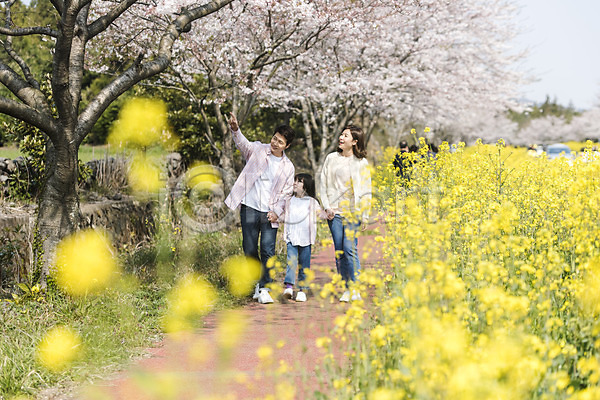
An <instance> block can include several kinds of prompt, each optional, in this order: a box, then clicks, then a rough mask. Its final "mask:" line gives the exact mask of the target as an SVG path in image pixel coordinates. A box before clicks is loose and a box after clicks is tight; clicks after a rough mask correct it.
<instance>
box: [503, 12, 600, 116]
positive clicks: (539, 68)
mask: <svg viewBox="0 0 600 400" xmlns="http://www.w3.org/2000/svg"><path fill="white" fill-rule="evenodd" d="M514 1H515V3H516V4H517V5H518V6H520V7H521V10H520V14H519V18H518V19H519V23H520V25H521V26H522V27H523V30H524V33H523V34H521V35H519V38H518V39H517V41H516V42H517V46H518V47H522V48H529V49H530V54H529V55H528V57H527V59H526V60H523V63H522V65H521V66H520V68H525V70H526V71H528V72H530V73H532V74H533V75H534V76H535V77H536V78H537V79H538V81H537V82H534V83H532V84H529V85H527V86H525V87H524V88H523V97H524V98H525V99H527V100H532V101H535V102H537V103H541V102H543V101H544V100H545V98H546V95H548V96H550V99H551V100H552V99H554V98H556V100H557V102H558V103H559V104H561V105H565V106H566V105H569V104H570V103H572V105H573V106H574V107H575V108H576V109H588V108H590V107H592V106H594V105H598V104H600V21H599V20H598V17H599V16H600V1H598V0H514Z"/></svg>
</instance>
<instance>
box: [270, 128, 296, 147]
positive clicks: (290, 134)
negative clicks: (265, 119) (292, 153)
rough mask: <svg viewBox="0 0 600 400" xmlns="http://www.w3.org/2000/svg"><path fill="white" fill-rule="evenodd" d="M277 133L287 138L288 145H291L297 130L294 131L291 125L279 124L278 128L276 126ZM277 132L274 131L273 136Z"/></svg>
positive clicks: (286, 143)
mask: <svg viewBox="0 0 600 400" xmlns="http://www.w3.org/2000/svg"><path fill="white" fill-rule="evenodd" d="M275 133H279V134H280V135H281V136H283V137H284V138H285V145H286V146H289V145H291V144H292V142H293V141H294V138H295V137H296V132H294V130H293V129H292V127H291V126H289V125H279V126H278V127H277V128H275ZM275 133H273V136H275Z"/></svg>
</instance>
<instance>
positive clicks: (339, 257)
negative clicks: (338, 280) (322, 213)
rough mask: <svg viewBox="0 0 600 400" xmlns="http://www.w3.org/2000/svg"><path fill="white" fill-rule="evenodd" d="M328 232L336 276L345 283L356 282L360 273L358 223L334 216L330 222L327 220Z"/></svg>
mask: <svg viewBox="0 0 600 400" xmlns="http://www.w3.org/2000/svg"><path fill="white" fill-rule="evenodd" d="M327 223H328V224H329V230H330V231H331V236H332V237H333V247H334V249H335V267H336V268H337V272H338V274H341V275H342V279H343V280H344V281H345V282H346V287H348V281H352V282H354V281H356V277H357V276H358V274H359V273H360V260H359V259H358V228H359V227H360V222H348V220H346V219H344V218H342V217H341V216H340V215H338V214H336V215H335V217H334V218H333V219H332V220H328V221H327Z"/></svg>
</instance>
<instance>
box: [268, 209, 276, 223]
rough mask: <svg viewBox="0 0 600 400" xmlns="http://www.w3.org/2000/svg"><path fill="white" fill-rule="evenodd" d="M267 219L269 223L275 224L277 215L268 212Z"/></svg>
mask: <svg viewBox="0 0 600 400" xmlns="http://www.w3.org/2000/svg"><path fill="white" fill-rule="evenodd" d="M267 219H268V220H269V222H277V214H275V213H274V212H273V211H269V212H268V213H267Z"/></svg>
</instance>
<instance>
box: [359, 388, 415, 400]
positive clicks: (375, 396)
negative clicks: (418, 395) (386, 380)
mask: <svg viewBox="0 0 600 400" xmlns="http://www.w3.org/2000/svg"><path fill="white" fill-rule="evenodd" d="M367 398H368V399H369V400H400V399H405V398H406V396H405V393H404V392H403V391H402V390H400V389H388V388H377V389H375V390H374V391H372V392H371V393H369V395H368V397H367Z"/></svg>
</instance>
